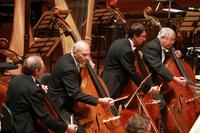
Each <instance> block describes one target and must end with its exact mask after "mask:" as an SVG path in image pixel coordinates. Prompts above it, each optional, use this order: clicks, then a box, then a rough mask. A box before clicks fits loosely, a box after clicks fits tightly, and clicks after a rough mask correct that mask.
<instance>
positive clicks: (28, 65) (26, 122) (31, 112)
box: [6, 55, 77, 133]
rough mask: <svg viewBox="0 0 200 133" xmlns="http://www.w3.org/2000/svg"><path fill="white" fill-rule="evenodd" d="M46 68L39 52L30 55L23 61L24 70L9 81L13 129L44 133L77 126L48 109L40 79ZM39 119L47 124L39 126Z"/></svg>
mask: <svg viewBox="0 0 200 133" xmlns="http://www.w3.org/2000/svg"><path fill="white" fill-rule="evenodd" d="M43 71H44V62H43V61H42V58H41V57H40V56H37V55H33V56H30V57H28V58H27V59H26V60H25V62H24V64H23V73H22V74H21V75H18V76H16V77H14V78H13V79H12V80H11V81H10V82H9V87H8V91H7V102H6V104H7V106H8V108H9V109H10V110H11V112H12V114H13V122H14V127H13V131H12V133H33V132H34V133H43V132H46V129H47V128H49V129H51V130H52V131H54V132H56V133H64V132H68V133H75V131H76V128H77V126H76V125H74V124H66V123H63V122H61V121H60V120H56V119H55V118H53V116H52V115H50V114H48V113H47V112H46V110H45V103H44V95H43V94H44V93H43V92H42V89H41V88H40V86H39V85H38V84H36V81H37V79H38V78H39V76H40V75H41V73H42V72H43ZM38 119H40V120H41V121H42V122H43V124H44V125H46V127H47V128H45V131H44V130H42V129H44V128H40V125H41V124H39V123H38V122H36V121H37V120H38Z"/></svg>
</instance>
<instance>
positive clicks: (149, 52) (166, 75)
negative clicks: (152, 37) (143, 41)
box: [142, 44, 173, 82]
mask: <svg viewBox="0 0 200 133" xmlns="http://www.w3.org/2000/svg"><path fill="white" fill-rule="evenodd" d="M147 45H148V44H147ZM142 52H143V55H144V58H145V60H146V61H147V62H148V64H149V65H150V66H151V67H152V68H153V70H154V71H155V72H156V73H157V74H158V75H160V76H161V77H162V78H163V79H164V80H165V81H167V82H169V81H171V80H172V78H173V74H172V73H171V72H170V71H169V70H168V69H167V68H166V67H165V66H164V64H163V63H162V61H161V58H160V51H159V49H156V48H155V47H148V46H147V47H145V48H143V49H142Z"/></svg>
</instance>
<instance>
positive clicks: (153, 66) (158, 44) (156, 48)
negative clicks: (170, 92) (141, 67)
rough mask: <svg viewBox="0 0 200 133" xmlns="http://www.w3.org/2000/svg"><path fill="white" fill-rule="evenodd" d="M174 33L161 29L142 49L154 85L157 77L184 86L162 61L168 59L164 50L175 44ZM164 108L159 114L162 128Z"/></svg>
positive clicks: (165, 28)
mask: <svg viewBox="0 0 200 133" xmlns="http://www.w3.org/2000/svg"><path fill="white" fill-rule="evenodd" d="M175 37H176V35H175V32H174V31H173V30H172V29H171V28H168V27H163V28H161V30H160V31H159V33H158V35H157V37H156V38H155V39H153V40H152V41H150V42H149V43H147V44H146V45H145V46H143V48H142V53H143V57H144V61H145V63H146V65H147V67H148V68H149V70H150V72H151V73H152V81H153V82H154V83H155V84H156V83H157V79H158V76H160V77H162V78H163V79H164V80H165V82H170V81H172V80H174V81H175V82H177V83H179V84H181V85H183V86H185V85H186V79H185V78H184V77H177V76H175V75H173V74H172V73H171V72H170V71H169V70H168V69H167V68H166V67H165V65H164V61H165V60H166V59H167V57H169V54H166V53H165V50H167V49H168V50H169V49H170V48H171V47H172V46H173V44H174V42H175ZM175 53H176V56H177V57H181V52H180V51H179V50H177V51H176V52H175ZM166 111H167V109H166V107H164V106H163V107H162V110H161V114H162V117H163V123H164V127H166Z"/></svg>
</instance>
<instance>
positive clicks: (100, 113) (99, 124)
mask: <svg viewBox="0 0 200 133" xmlns="http://www.w3.org/2000/svg"><path fill="white" fill-rule="evenodd" d="M86 66H87V67H86V68H84V69H83V70H82V74H81V75H82V87H81V90H82V91H83V92H84V93H86V94H90V95H93V96H96V97H109V92H108V89H107V88H106V86H105V84H104V82H103V81H102V80H101V78H99V77H98V76H97V75H96V73H95V72H94V71H93V68H92V67H91V66H90V63H89V61H87V63H86ZM88 88H90V89H88ZM86 107H87V108H89V109H88V110H89V112H87V114H88V116H87V117H86V119H87V120H86V122H87V123H86V124H85V125H87V126H86V132H100V133H118V132H120V133H124V132H125V129H124V125H123V124H122V123H121V120H120V119H121V117H120V116H119V114H118V110H117V109H116V107H115V106H114V105H112V106H110V107H108V106H107V105H103V104H97V106H95V107H94V106H91V105H86ZM88 126H89V127H88Z"/></svg>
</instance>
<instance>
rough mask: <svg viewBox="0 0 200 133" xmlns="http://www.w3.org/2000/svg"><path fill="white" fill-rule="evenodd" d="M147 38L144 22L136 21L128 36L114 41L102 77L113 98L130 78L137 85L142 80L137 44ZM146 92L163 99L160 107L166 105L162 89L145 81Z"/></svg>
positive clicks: (119, 93)
mask: <svg viewBox="0 0 200 133" xmlns="http://www.w3.org/2000/svg"><path fill="white" fill-rule="evenodd" d="M145 40H146V31H145V27H144V26H143V25H142V24H139V23H135V24H133V25H132V26H131V27H130V28H129V30H128V38H124V39H118V40H116V41H114V42H113V43H112V44H111V46H110V49H109V51H108V54H107V57H106V60H105V65H104V71H103V74H102V79H103V80H104V82H105V84H106V85H107V87H108V90H109V91H110V95H111V97H112V98H118V97H120V95H121V93H122V88H123V87H124V86H125V85H126V84H127V82H128V79H129V78H130V79H131V80H132V81H133V82H134V83H135V84H136V85H137V86H139V84H140V83H141V82H142V80H143V79H142V78H141V77H140V75H139V73H138V72H137V71H136V67H135V64H134V60H135V58H136V57H135V54H134V49H135V46H140V45H142V44H143V43H144V41H145ZM142 91H143V92H144V93H153V94H155V99H157V100H161V104H160V109H161V110H162V109H163V108H164V107H165V106H166V103H165V100H164V99H163V97H162V96H161V95H160V94H159V92H160V89H159V87H157V86H153V85H151V84H150V83H145V85H144V87H143V88H142Z"/></svg>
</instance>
